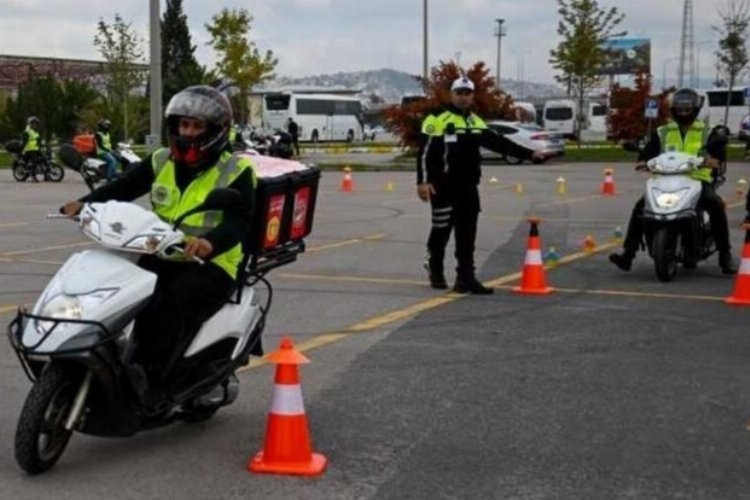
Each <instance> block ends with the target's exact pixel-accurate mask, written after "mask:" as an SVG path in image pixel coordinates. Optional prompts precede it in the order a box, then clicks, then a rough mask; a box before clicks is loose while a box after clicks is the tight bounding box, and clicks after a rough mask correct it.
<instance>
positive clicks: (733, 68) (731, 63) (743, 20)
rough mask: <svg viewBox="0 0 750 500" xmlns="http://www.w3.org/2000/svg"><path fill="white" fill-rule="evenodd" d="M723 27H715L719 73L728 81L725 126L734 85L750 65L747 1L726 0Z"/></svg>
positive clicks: (749, 17) (722, 13) (720, 10)
mask: <svg viewBox="0 0 750 500" xmlns="http://www.w3.org/2000/svg"><path fill="white" fill-rule="evenodd" d="M719 16H720V17H721V22H722V25H721V26H714V30H716V32H718V33H719V36H721V39H720V40H719V50H718V51H717V52H716V58H717V65H718V69H719V71H720V72H721V73H722V74H723V75H724V76H725V78H726V79H727V80H728V87H729V92H727V104H726V108H725V109H724V124H725V125H728V123H727V120H728V118H729V106H730V105H731V103H732V89H734V84H735V83H736V82H737V81H738V80H739V79H740V78H742V74H743V73H744V72H745V69H746V68H747V63H748V54H747V46H746V43H747V29H748V26H749V25H750V5H748V2H747V0H726V1H725V3H724V5H723V6H722V7H721V8H720V9H719Z"/></svg>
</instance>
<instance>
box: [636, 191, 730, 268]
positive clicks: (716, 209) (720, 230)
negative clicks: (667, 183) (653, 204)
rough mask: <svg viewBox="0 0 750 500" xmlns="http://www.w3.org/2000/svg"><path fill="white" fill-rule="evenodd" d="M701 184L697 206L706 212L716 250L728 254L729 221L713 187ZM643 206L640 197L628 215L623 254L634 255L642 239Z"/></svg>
mask: <svg viewBox="0 0 750 500" xmlns="http://www.w3.org/2000/svg"><path fill="white" fill-rule="evenodd" d="M702 184H703V190H702V191H701V197H700V200H698V206H699V207H701V208H703V209H704V210H705V211H706V212H708V217H709V218H710V219H711V231H712V232H713V236H714V240H715V241H716V249H717V250H718V251H719V253H723V252H729V250H730V249H731V245H730V244H729V221H728V220H727V212H726V209H725V208H724V202H723V201H722V199H721V197H720V196H719V195H718V194H717V193H716V190H715V189H714V188H713V186H711V185H710V184H708V183H705V182H704V183H702ZM645 205H646V200H645V198H644V197H641V199H640V200H638V202H637V203H636V204H635V206H634V207H633V213H632V214H631V215H630V222H628V232H627V234H626V235H625V241H624V243H623V245H622V246H623V248H624V249H625V252H626V253H629V254H631V255H635V253H636V252H637V251H638V247H639V246H640V244H641V240H642V239H643V219H642V218H641V217H642V216H643V208H644V207H645Z"/></svg>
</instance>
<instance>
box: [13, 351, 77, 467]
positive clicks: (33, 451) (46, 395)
mask: <svg viewBox="0 0 750 500" xmlns="http://www.w3.org/2000/svg"><path fill="white" fill-rule="evenodd" d="M75 397H76V383H75V381H73V380H71V378H70V377H69V376H68V375H67V374H66V373H65V371H63V369H62V367H60V366H59V365H57V364H55V363H52V364H50V365H48V366H47V368H46V369H45V370H44V371H43V372H42V375H41V376H40V377H39V378H38V379H37V381H36V382H35V383H34V386H33V387H32V388H31V391H30V392H29V395H28V396H27V397H26V402H25V403H24V405H23V410H21V416H20V417H19V419H18V427H17V428H16V444H15V448H16V461H17V462H18V465H20V466H21V468H22V469H23V470H25V471H26V472H28V473H29V474H40V473H42V472H46V471H48V470H49V469H51V468H52V467H53V466H54V465H55V464H56V463H57V461H58V460H59V458H60V457H61V456H62V454H63V452H64V451H65V448H66V447H67V445H68V441H69V440H70V436H71V434H72V431H69V430H67V429H66V428H65V420H66V419H67V417H68V414H69V413H70V411H71V408H72V407H73V401H74V400H75Z"/></svg>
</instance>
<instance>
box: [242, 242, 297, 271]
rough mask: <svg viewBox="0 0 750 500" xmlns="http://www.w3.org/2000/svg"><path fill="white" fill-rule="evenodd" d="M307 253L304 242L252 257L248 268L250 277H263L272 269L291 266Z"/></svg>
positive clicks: (285, 245) (288, 244)
mask: <svg viewBox="0 0 750 500" xmlns="http://www.w3.org/2000/svg"><path fill="white" fill-rule="evenodd" d="M304 251H305V242H304V241H301V240H300V241H295V242H289V243H286V244H284V245H281V246H279V247H276V248H274V249H272V250H269V251H265V252H262V253H259V254H254V255H252V257H250V262H249V263H248V266H247V273H246V274H247V275H248V276H262V275H264V274H266V273H267V272H268V271H270V270H271V269H276V268H277V267H281V266H285V265H287V264H291V263H292V262H295V261H296V260H297V255H299V254H301V253H303V252H304Z"/></svg>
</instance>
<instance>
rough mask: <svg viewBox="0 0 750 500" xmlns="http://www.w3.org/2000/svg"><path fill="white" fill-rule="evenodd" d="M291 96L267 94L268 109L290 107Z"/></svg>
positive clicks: (283, 109) (285, 108)
mask: <svg viewBox="0 0 750 500" xmlns="http://www.w3.org/2000/svg"><path fill="white" fill-rule="evenodd" d="M289 100H290V96H288V95H267V96H266V109H267V110H269V111H285V110H287V109H289Z"/></svg>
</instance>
